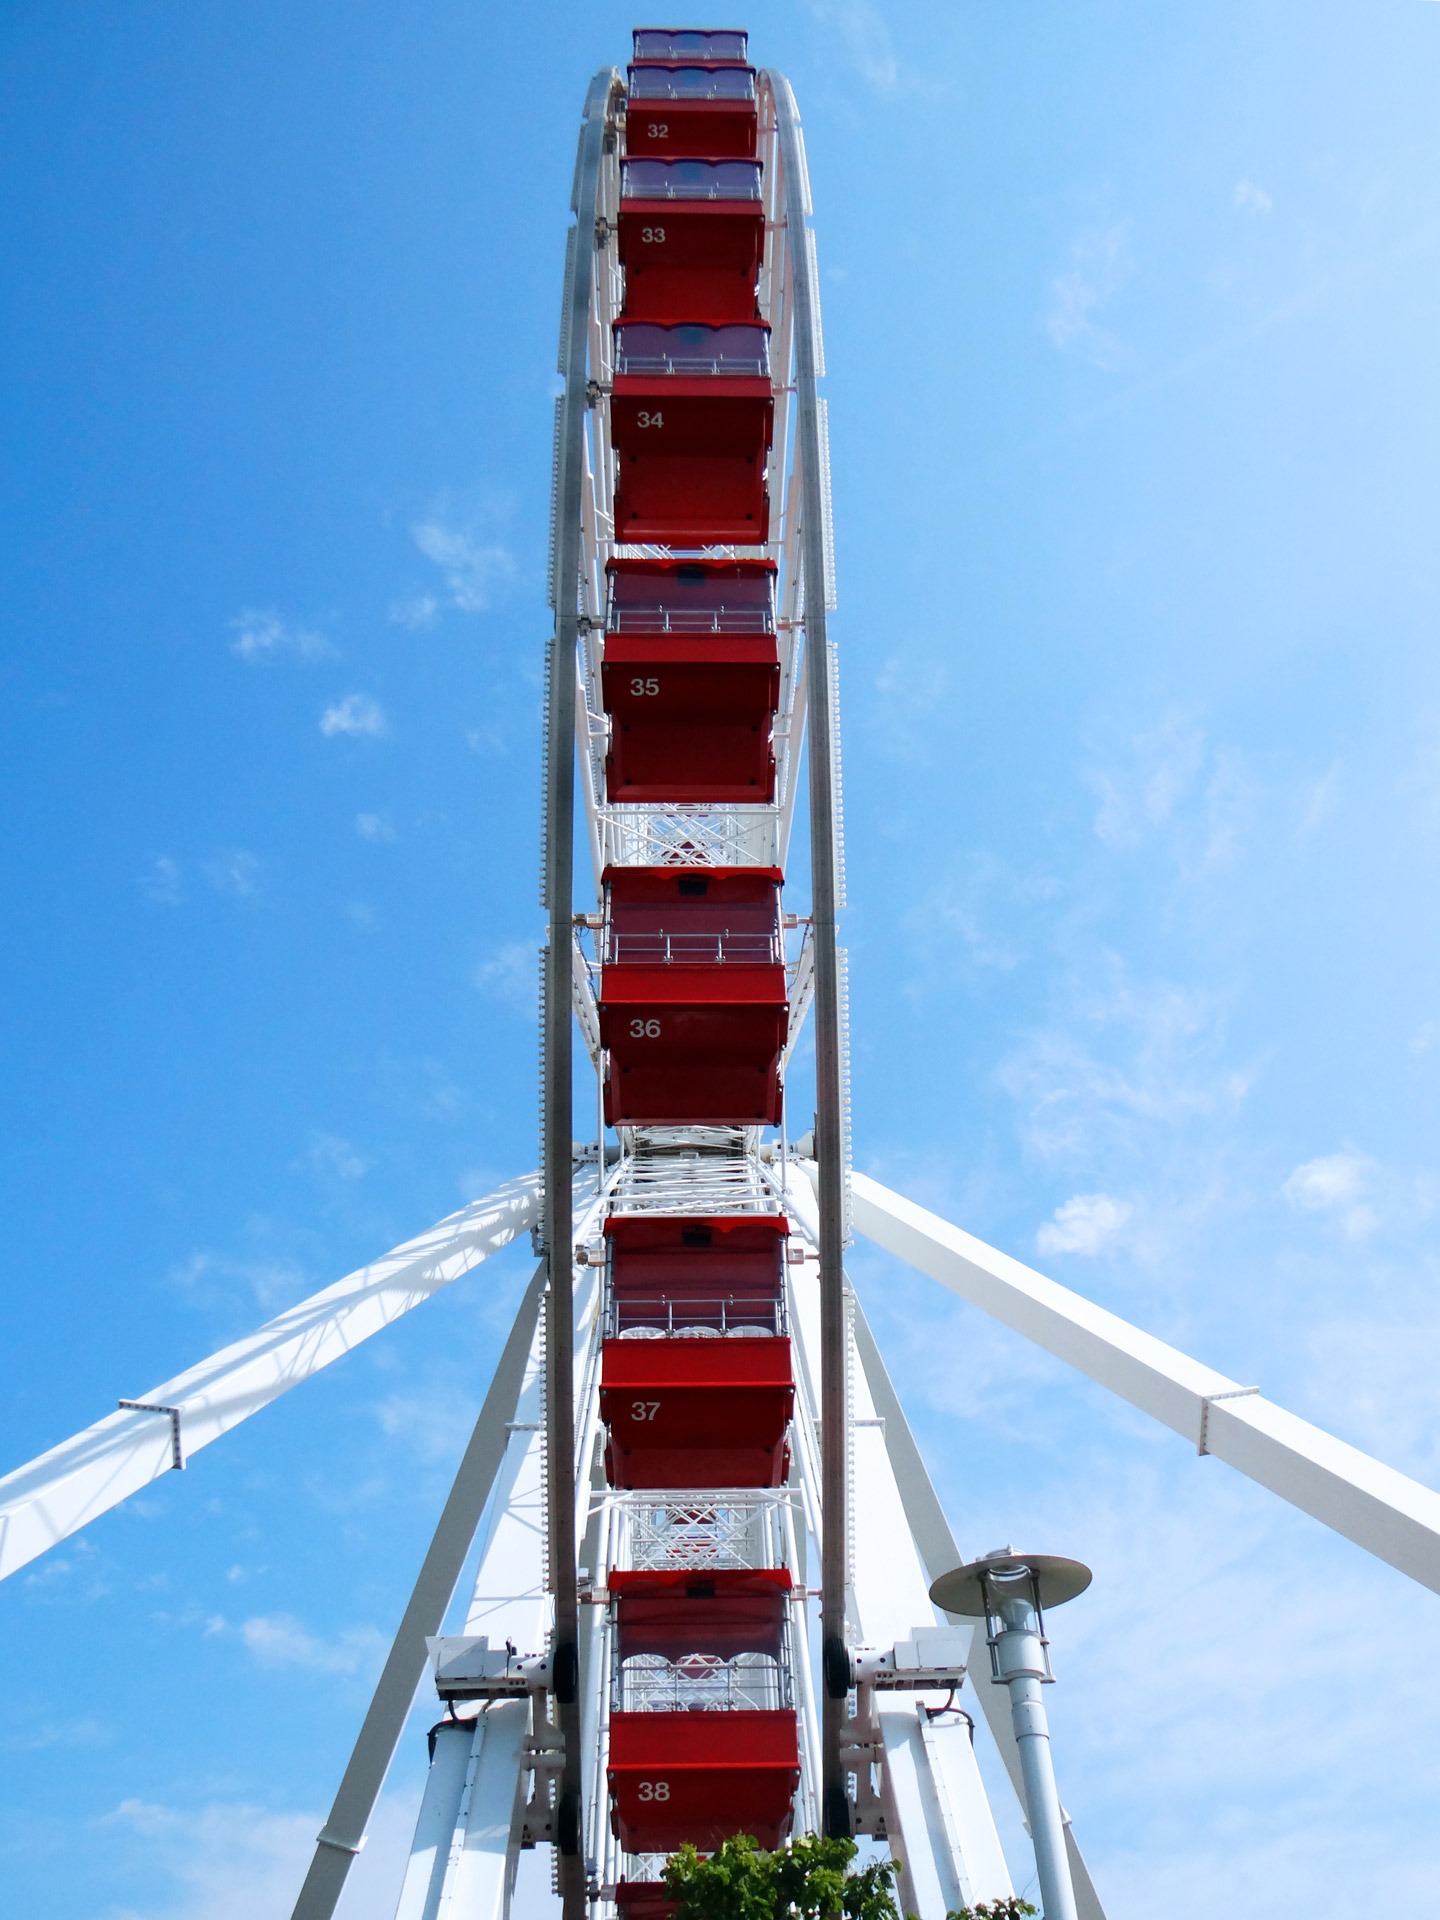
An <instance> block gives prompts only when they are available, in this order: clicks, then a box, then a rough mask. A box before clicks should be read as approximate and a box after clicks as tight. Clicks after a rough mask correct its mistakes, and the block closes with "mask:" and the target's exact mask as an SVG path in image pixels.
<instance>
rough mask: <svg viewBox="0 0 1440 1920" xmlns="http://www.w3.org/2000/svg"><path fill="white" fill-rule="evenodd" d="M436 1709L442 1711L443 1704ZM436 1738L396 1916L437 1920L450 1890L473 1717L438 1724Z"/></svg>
mask: <svg viewBox="0 0 1440 1920" xmlns="http://www.w3.org/2000/svg"><path fill="white" fill-rule="evenodd" d="M436 1711H437V1713H438V1711H439V1709H438V1707H437V1709H436ZM431 1739H432V1740H433V1741H434V1757H433V1758H432V1760H431V1762H430V1772H429V1774H428V1776H427V1777H426V1781H425V1793H424V1797H423V1798H422V1800H421V1802H420V1814H419V1818H418V1819H417V1821H416V1824H415V1840H414V1843H413V1845H412V1846H411V1849H410V1858H409V1860H408V1862H407V1863H406V1867H405V1879H404V1882H403V1884H402V1886H401V1889H400V1902H399V1905H398V1906H397V1907H396V1909H395V1914H396V1920H436V1916H437V1914H438V1912H439V1907H440V1900H441V1897H442V1895H443V1893H444V1890H445V1870H446V1868H447V1867H448V1865H449V1863H450V1846H451V1842H452V1840H453V1838H454V1835H455V1829H456V1827H457V1826H458V1825H459V1823H460V1803H461V1800H462V1798H463V1796H464V1793H465V1779H466V1775H467V1773H468V1772H469V1768H470V1758H471V1754H472V1752H473V1750H474V1745H475V1729H474V1727H473V1725H471V1724H470V1723H468V1722H465V1721H460V1720H452V1721H449V1722H447V1723H446V1724H444V1725H442V1726H437V1727H436V1728H435V1729H434V1731H433V1733H432V1734H431ZM517 1772H518V1769H517Z"/></svg>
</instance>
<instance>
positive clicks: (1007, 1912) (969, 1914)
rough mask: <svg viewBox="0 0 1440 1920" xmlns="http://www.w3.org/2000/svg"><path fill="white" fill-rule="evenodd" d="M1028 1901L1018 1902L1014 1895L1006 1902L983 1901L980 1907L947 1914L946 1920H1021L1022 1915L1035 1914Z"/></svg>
mask: <svg viewBox="0 0 1440 1920" xmlns="http://www.w3.org/2000/svg"><path fill="white" fill-rule="evenodd" d="M1034 1911H1035V1909H1034V1907H1032V1906H1031V1904H1030V1902H1029V1901H1028V1900H1017V1899H1016V1898H1015V1895H1014V1894H1013V1893H1012V1894H1010V1895H1009V1896H1008V1897H1007V1898H1006V1899H1004V1900H982V1901H981V1902H980V1904H979V1906H978V1907H961V1909H960V1911H959V1912H958V1913H947V1914H946V1916H945V1920H1020V1916H1021V1914H1025V1913H1034Z"/></svg>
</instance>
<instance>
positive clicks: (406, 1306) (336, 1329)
mask: <svg viewBox="0 0 1440 1920" xmlns="http://www.w3.org/2000/svg"><path fill="white" fill-rule="evenodd" d="M539 1195H540V1187H539V1178H538V1176H537V1175H535V1174H533V1173H532V1174H526V1175H525V1176H524V1178H523V1179H519V1180H511V1181H510V1182H508V1184H507V1185H505V1186H503V1187H501V1188H500V1189H499V1190H498V1191H497V1192H495V1193H492V1194H490V1195H488V1196H487V1197H486V1198H485V1199H483V1200H476V1201H473V1202H472V1203H471V1204H470V1205H469V1206H468V1207H462V1208H461V1210H460V1211H459V1213H452V1214H451V1215H450V1217H449V1218H448V1219H446V1220H442V1221H440V1223H439V1224H438V1225H437V1226H434V1227H431V1228H430V1229H429V1230H428V1231H427V1232H425V1233H422V1234H420V1235H418V1236H417V1237H416V1238H415V1239H414V1240H407V1241H405V1243H404V1244H403V1245H402V1246H398V1247H395V1248H393V1249H392V1250H391V1252H389V1253H387V1254H384V1255H382V1256H381V1258H380V1259H378V1260H372V1261H371V1262H370V1264H369V1265H368V1266H364V1267H360V1268H358V1269H357V1270H356V1271H355V1272H354V1273H350V1274H347V1275H346V1277H345V1278H344V1279H343V1280H337V1281H336V1282H335V1284H334V1285H333V1286H331V1287H326V1288H325V1289H324V1291H323V1292H321V1293H315V1294H312V1295H311V1296H310V1298H309V1299H308V1300H302V1301H301V1302H300V1304H299V1305H298V1306H294V1307H289V1308H287V1309H286V1311H285V1312H284V1313H282V1314H278V1315H277V1316H276V1318H275V1319H273V1320H270V1321H267V1322H266V1324H265V1325H264V1326H263V1327H261V1328H260V1329H259V1331H258V1332H256V1333H252V1334H250V1335H249V1336H248V1337H247V1338H246V1339H244V1340H237V1341H235V1342H234V1343H233V1344H232V1345H231V1346H228V1347H224V1348H222V1349H221V1351H220V1352H219V1353H217V1354H214V1355H212V1356H211V1358H210V1359H208V1360H202V1361H201V1363H200V1364H199V1366H195V1367H191V1368H189V1370H188V1371H187V1372H185V1373H180V1374H176V1376H175V1377H174V1379H172V1380H166V1381H164V1382H163V1383H162V1384H161V1385H160V1386H158V1387H152V1388H151V1389H150V1391H149V1392H148V1393H144V1394H139V1395H137V1396H136V1399H135V1401H134V1402H133V1403H131V1404H130V1406H129V1408H128V1409H127V1410H122V1411H120V1412H117V1413H112V1414H108V1415H107V1416H106V1417H105V1419H103V1420H97V1421H96V1423H95V1424H94V1426H91V1427H86V1429H85V1430H84V1432H83V1433H77V1434H76V1435H75V1436H74V1437H73V1438H72V1439H69V1440H65V1441H62V1442H61V1444H60V1445H59V1446H58V1447H52V1448H51V1449H50V1451H49V1452H48V1453H42V1454H41V1455H40V1457H39V1458H38V1459H36V1460H32V1461H31V1462H30V1463H29V1464H28V1466H23V1467H18V1468H16V1470H15V1471H14V1472H13V1473H10V1474H7V1475H6V1476H5V1477H4V1479H3V1480H0V1579H4V1578H5V1577H6V1575H7V1574H11V1573H14V1572H15V1571H16V1570H17V1568H20V1567H23V1566H25V1565H26V1564H27V1563H28V1562H29V1561H31V1560H33V1559H35V1558H36V1556H37V1555H39V1554H42V1553H44V1552H45V1551H46V1550H47V1549H48V1548H50V1547H53V1546H55V1545H57V1544H58V1543H59V1542H60V1541H61V1540H64V1539H67V1538H68V1537H69V1535H70V1534H72V1533H75V1532H77V1531H78V1530H79V1529H80V1528H81V1527H83V1526H86V1525H88V1524H89V1522H90V1521H91V1520H93V1519H95V1518H96V1516H97V1515H99V1514H102V1513H106V1512H108V1511H109V1510H110V1508H111V1507H116V1506H119V1504H120V1502H121V1501H122V1500H124V1499H126V1498H128V1496H129V1495H130V1494H132V1493H136V1492H138V1491H139V1489H140V1488H141V1487H144V1486H147V1485H148V1484H149V1483H150V1482H151V1481H152V1480H157V1479H159V1477H160V1476H161V1474H164V1473H169V1472H170V1471H171V1469H172V1468H173V1467H174V1466H175V1465H176V1464H177V1457H176V1440H177V1436H178V1442H179V1450H180V1460H181V1461H182V1462H183V1460H188V1459H189V1457H190V1456H191V1455H192V1454H193V1453H195V1452H197V1451H198V1450H199V1449H200V1448H201V1447H208V1446H209V1444H210V1442H211V1441H212V1440H218V1439H219V1438H220V1436H221V1435H222V1434H225V1433H228V1432H229V1431H230V1429H231V1428H232V1427H236V1426H239V1424H240V1422H241V1421H242V1420H248V1419H249V1417H250V1415H251V1414H252V1413H258V1412H259V1411H260V1409H261V1408H262V1407H267V1406H269V1404H270V1402H271V1401H272V1400H277V1399H278V1398H279V1397H280V1395H281V1394H282V1393H287V1392H288V1391H289V1390H290V1388H291V1387H296V1386H299V1384H300V1383H301V1381H302V1380H308V1379H309V1378H310V1377H311V1375H312V1374H316V1373H318V1372H319V1371H320V1370H321V1368H322V1367H328V1366H329V1365H330V1363H331V1362H332V1361H334V1360H340V1359H343V1358H344V1356H345V1355H346V1354H347V1353H349V1352H351V1350H352V1349H353V1348H355V1347H358V1346H359V1345H360V1343H361V1342H362V1341H363V1340H368V1339H369V1338H370V1337H371V1335H372V1334H376V1333H379V1332H381V1331H382V1329H384V1328H385V1327H388V1326H389V1325H390V1324H391V1322H392V1321H395V1320H398V1319H399V1318H400V1317H401V1316H402V1315H403V1314H406V1313H409V1311H410V1309H411V1308H412V1307H418V1306H419V1305H420V1304H421V1302H422V1301H425V1300H428V1299H430V1298H431V1296H432V1295H433V1294H436V1293H438V1292H439V1290H440V1289H441V1288H442V1287H445V1286H448V1285H449V1284H450V1282H451V1281H452V1280H458V1279H460V1278H461V1276H462V1275H463V1274H467V1273H469V1272H471V1271H472V1270H473V1269H474V1268H475V1267H478V1266H479V1265H480V1263H481V1261H482V1260H485V1259H488V1258H489V1256H490V1255H491V1254H492V1253H497V1252H498V1251H499V1250H500V1248H501V1247H503V1246H506V1245H507V1244H508V1243H509V1242H510V1241H511V1240H513V1239H514V1238H515V1237H516V1235H517V1234H521V1233H524V1232H525V1231H526V1230H527V1229H528V1228H529V1227H530V1226H532V1225H533V1224H534V1222H535V1221H536V1219H537V1218H538V1215H539V1204H540V1201H539Z"/></svg>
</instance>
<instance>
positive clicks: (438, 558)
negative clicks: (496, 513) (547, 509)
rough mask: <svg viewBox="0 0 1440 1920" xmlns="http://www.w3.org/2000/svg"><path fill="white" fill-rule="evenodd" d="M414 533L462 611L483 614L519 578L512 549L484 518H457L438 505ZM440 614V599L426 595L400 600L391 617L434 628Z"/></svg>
mask: <svg viewBox="0 0 1440 1920" xmlns="http://www.w3.org/2000/svg"><path fill="white" fill-rule="evenodd" d="M410 531H411V534H412V536H413V538H414V541H415V544H416V546H417V547H418V548H419V549H420V551H421V553H423V554H424V556H425V558H426V559H427V560H431V561H433V562H434V563H435V565H436V566H437V567H438V568H439V569H440V573H441V577H442V579H443V581H444V585H445V599H446V601H447V602H448V604H449V605H450V606H452V607H454V608H456V609H457V610H458V611H459V612H461V613H483V612H484V610H485V608H486V607H488V606H489V605H490V601H491V599H492V597H493V595H494V594H495V592H496V591H497V589H499V588H500V587H502V586H503V585H504V584H505V583H506V582H507V581H509V580H512V579H513V578H514V576H515V559H514V556H513V555H512V553H511V552H510V549H509V548H508V547H507V546H506V545H505V544H504V543H503V541H500V540H498V539H496V538H494V536H493V535H492V534H490V533H488V532H487V531H486V529H485V526H484V524H483V521H482V519H481V517H480V516H478V515H470V516H468V517H464V518H457V517H455V516H454V515H452V514H451V513H450V512H449V510H448V509H447V508H446V506H445V505H444V503H443V502H437V504H436V505H435V506H433V507H432V508H431V509H430V511H429V512H428V513H427V514H426V515H425V517H424V518H423V519H422V520H419V521H417V522H416V523H415V525H414V526H413V527H412V528H411V529H410ZM436 611H437V603H436V600H435V598H434V596H433V595H429V594H422V595H418V596H415V597H413V598H411V599H408V600H401V601H397V602H396V603H395V605H394V606H393V607H392V608H391V610H390V617H391V619H392V620H398V621H399V622H400V624H401V625H403V626H410V627H419V626H428V625H429V623H430V622H431V621H432V620H433V619H434V617H435V614H436Z"/></svg>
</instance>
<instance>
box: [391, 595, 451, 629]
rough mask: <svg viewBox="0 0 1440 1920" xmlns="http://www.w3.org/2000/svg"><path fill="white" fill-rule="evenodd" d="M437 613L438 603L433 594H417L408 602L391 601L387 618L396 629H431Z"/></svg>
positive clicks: (438, 609)
mask: <svg viewBox="0 0 1440 1920" xmlns="http://www.w3.org/2000/svg"><path fill="white" fill-rule="evenodd" d="M439 611H440V602H439V601H438V600H437V599H436V598H435V596H434V594H433V593H417V594H412V595H411V597H410V598H409V599H408V600H392V601H391V602H390V615H389V617H390V620H391V622H392V624H393V625H395V626H397V627H411V628H419V627H431V626H434V624H435V616H436V614H437V613H438V612H439Z"/></svg>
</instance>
